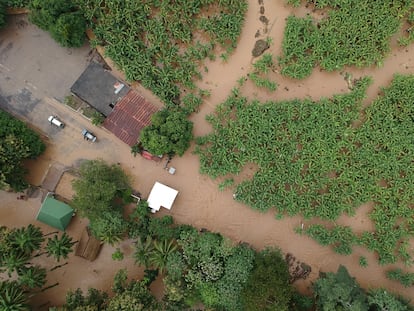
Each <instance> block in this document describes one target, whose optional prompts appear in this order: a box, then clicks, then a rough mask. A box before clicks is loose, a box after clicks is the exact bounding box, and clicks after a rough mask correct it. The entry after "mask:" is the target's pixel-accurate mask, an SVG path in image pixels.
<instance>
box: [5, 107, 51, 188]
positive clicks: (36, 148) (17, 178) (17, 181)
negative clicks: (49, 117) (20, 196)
mask: <svg viewBox="0 0 414 311" xmlns="http://www.w3.org/2000/svg"><path fill="white" fill-rule="evenodd" d="M45 148H46V146H45V144H44V143H43V142H42V140H41V139H40V137H39V135H38V134H37V133H36V132H34V131H33V130H32V129H30V128H29V127H27V125H26V124H25V123H23V122H22V121H20V120H17V119H15V118H13V117H12V116H11V115H9V114H8V113H6V112H4V111H3V110H0V189H4V190H7V189H12V190H14V191H22V190H24V189H26V188H27V182H26V181H25V180H24V176H25V174H26V173H27V171H26V169H25V168H24V167H23V166H22V161H24V160H25V159H35V158H37V157H38V156H39V155H41V154H42V153H43V151H44V150H45Z"/></svg>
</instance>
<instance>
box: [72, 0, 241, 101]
mask: <svg viewBox="0 0 414 311" xmlns="http://www.w3.org/2000/svg"><path fill="white" fill-rule="evenodd" d="M78 2H79V3H80V5H81V8H82V9H83V10H84V12H85V16H86V19H87V20H88V21H89V22H90V23H91V27H92V28H93V30H94V33H95V35H96V40H95V42H96V43H97V44H100V45H103V46H104V47H105V48H106V50H105V52H106V55H107V56H109V57H110V58H111V59H112V60H113V61H114V62H115V63H116V64H117V65H118V66H119V68H120V69H121V70H122V71H124V72H125V74H126V77H127V79H128V80H130V81H139V82H140V83H141V84H142V85H143V86H144V87H146V88H148V89H150V90H152V91H153V92H154V94H156V95H157V96H158V97H160V98H161V99H162V100H163V101H164V102H165V103H166V104H167V105H174V104H177V103H178V100H179V97H180V87H186V88H191V89H193V88H195V85H194V82H193V80H194V79H195V78H199V77H200V75H201V74H200V72H199V71H198V65H199V64H200V62H201V61H202V60H203V59H205V58H206V57H211V58H213V57H214V53H213V49H214V48H215V46H216V45H220V46H222V47H223V48H225V49H226V48H227V47H235V46H236V43H237V39H238V36H239V34H240V31H241V26H242V24H243V20H244V14H245V12H246V9H247V2H246V1H244V0H241V1H233V0H222V1H215V0H201V1H200V0H187V1H159V0H150V1H145V2H143V1H106V2H102V1H101V0H93V1H89V0H88V1H86V0H79V1H78ZM103 3H104V4H103Z"/></svg>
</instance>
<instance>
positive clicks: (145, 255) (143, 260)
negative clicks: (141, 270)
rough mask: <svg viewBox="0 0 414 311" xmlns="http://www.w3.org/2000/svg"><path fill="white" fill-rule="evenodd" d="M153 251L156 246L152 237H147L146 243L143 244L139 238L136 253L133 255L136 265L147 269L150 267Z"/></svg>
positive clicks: (136, 243)
mask: <svg viewBox="0 0 414 311" xmlns="http://www.w3.org/2000/svg"><path fill="white" fill-rule="evenodd" d="M153 250H154V245H153V243H152V238H151V237H150V236H147V239H146V240H145V242H142V240H141V238H140V237H139V238H138V240H137V241H136V242H135V252H134V255H133V257H134V259H135V263H138V264H140V265H144V266H145V267H149V265H150V261H149V258H150V254H151V253H152V251H153Z"/></svg>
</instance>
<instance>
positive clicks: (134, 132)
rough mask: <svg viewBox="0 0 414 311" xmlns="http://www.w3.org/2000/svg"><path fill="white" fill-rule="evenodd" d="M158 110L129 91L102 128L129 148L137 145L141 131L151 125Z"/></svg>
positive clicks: (138, 95)
mask: <svg viewBox="0 0 414 311" xmlns="http://www.w3.org/2000/svg"><path fill="white" fill-rule="evenodd" d="M157 111H158V109H157V108H156V107H155V106H153V105H152V104H151V103H149V102H148V101H146V100H145V98H144V97H142V96H141V95H140V94H139V93H137V92H135V91H134V90H130V91H129V92H128V93H127V94H126V95H125V96H124V97H123V98H122V99H121V100H120V101H119V102H118V103H117V104H116V105H115V107H114V110H113V111H112V113H111V114H110V115H109V116H108V117H107V118H106V119H105V121H104V123H103V126H104V128H106V129H107V130H109V131H110V132H112V133H113V134H114V135H115V136H116V137H118V138H119V139H120V140H122V141H123V142H124V143H126V144H128V145H129V146H133V145H135V144H136V143H137V140H138V138H139V134H140V132H141V130H142V129H143V128H144V127H146V126H148V125H150V124H151V116H152V114H153V113H154V112H157Z"/></svg>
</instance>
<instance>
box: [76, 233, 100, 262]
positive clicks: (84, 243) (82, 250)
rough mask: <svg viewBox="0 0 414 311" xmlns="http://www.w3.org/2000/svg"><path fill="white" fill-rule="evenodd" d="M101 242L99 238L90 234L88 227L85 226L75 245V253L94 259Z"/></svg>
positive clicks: (90, 259)
mask: <svg viewBox="0 0 414 311" xmlns="http://www.w3.org/2000/svg"><path fill="white" fill-rule="evenodd" d="M102 244H103V243H102V241H101V240H98V239H97V238H95V237H94V236H93V235H92V234H91V231H90V229H89V227H85V229H84V230H83V231H82V235H81V236H80V239H79V243H78V245H77V247H76V251H75V255H76V256H79V257H82V258H85V259H87V260H89V261H94V260H95V259H96V257H98V255H99V252H100V251H101V247H102Z"/></svg>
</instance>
